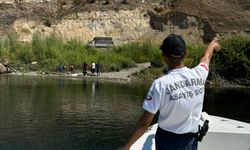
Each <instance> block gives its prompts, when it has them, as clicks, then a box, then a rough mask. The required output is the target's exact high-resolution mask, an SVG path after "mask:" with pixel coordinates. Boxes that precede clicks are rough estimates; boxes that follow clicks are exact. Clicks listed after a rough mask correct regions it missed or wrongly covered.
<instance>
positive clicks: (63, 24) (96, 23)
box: [13, 9, 150, 42]
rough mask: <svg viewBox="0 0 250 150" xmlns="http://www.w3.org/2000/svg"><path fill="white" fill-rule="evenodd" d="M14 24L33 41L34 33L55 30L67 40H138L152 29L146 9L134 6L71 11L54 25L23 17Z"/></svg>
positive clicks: (48, 32)
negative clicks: (123, 8) (81, 11)
mask: <svg viewBox="0 0 250 150" xmlns="http://www.w3.org/2000/svg"><path fill="white" fill-rule="evenodd" d="M13 27H14V29H15V31H16V32H17V33H19V34H20V39H21V40H22V41H30V40H31V39H32V35H33V34H34V33H40V34H42V35H49V34H52V33H53V34H56V35H59V36H61V37H63V38H64V39H66V40H68V39H79V40H81V41H83V42H88V41H90V40H92V39H93V37H95V36H110V37H113V39H114V41H116V42H119V41H121V42H122V41H128V40H134V39H137V38H138V37H140V36H141V35H143V34H144V33H145V32H146V31H148V30H149V29H150V24H149V17H148V16H147V15H146V14H145V11H142V10H141V9H135V10H119V11H114V10H110V11H91V12H84V13H77V14H70V15H69V16H66V17H64V18H63V19H62V20H61V21H59V22H57V23H56V24H54V25H52V26H51V27H47V26H45V25H44V24H43V23H41V22H36V21H28V20H22V19H21V20H16V21H15V22H14V25H13Z"/></svg>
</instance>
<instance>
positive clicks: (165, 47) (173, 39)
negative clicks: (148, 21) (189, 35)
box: [160, 34, 186, 57]
mask: <svg viewBox="0 0 250 150" xmlns="http://www.w3.org/2000/svg"><path fill="white" fill-rule="evenodd" d="M160 49H161V50H162V52H163V53H164V54H166V55H167V56H171V57H182V56H184V55H186V44H185V41H184V40H183V39H182V37H181V36H179V35H175V34H170V35H169V36H167V37H166V38H165V40H164V41H163V42H162V45H161V47H160Z"/></svg>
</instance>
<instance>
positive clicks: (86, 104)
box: [0, 76, 250, 150]
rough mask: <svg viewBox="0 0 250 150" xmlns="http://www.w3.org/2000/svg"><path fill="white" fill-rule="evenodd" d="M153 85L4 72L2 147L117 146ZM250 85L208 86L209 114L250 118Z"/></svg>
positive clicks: (0, 79)
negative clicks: (12, 75) (211, 87)
mask: <svg viewBox="0 0 250 150" xmlns="http://www.w3.org/2000/svg"><path fill="white" fill-rule="evenodd" d="M148 88H149V85H135V84H124V83H109V82H101V81H85V80H68V79H54V78H35V77H10V76H0V95H1V96H0V149H1V150H45V149H46V150H115V149H117V148H118V147H120V146H121V145H122V144H124V143H125V142H126V140H127V138H128V137H129V135H130V133H131V131H132V129H133V128H134V126H135V123H136V121H137V120H138V118H139V117H140V115H141V113H142V109H141V104H142V100H143V97H144V96H145V94H146V93H147V90H148ZM249 97H250V92H249V89H224V90H221V89H207V92H206V99H205V104H204V109H205V111H207V112H208V113H209V114H213V115H219V116H223V117H230V118H233V119H237V120H241V121H247V122H250V112H249V108H250V100H249Z"/></svg>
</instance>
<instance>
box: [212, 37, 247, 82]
mask: <svg viewBox="0 0 250 150" xmlns="http://www.w3.org/2000/svg"><path fill="white" fill-rule="evenodd" d="M220 43H221V51H220V53H219V54H218V55H215V57H214V63H213V67H214V70H215V71H216V73H218V74H219V75H220V76H223V77H224V78H226V79H227V80H235V79H250V36H240V35H234V36H231V37H227V38H225V39H223V40H221V42H220Z"/></svg>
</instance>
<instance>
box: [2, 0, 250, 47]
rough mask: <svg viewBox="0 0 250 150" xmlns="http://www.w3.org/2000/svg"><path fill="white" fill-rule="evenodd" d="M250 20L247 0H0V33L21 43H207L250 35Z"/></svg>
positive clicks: (249, 3)
mask: <svg viewBox="0 0 250 150" xmlns="http://www.w3.org/2000/svg"><path fill="white" fill-rule="evenodd" d="M249 18H250V2H249V0H220V1H216V0H206V1H205V0H189V1H187V0H151V1H150V0H144V1H143V0H126V1H124V0H120V1H119V0H114V1H111V0H110V1H108V0H105V1H103V0H102V1H101V0H100V1H98V0H72V1H66V0H65V1H64V0H0V34H1V35H6V34H7V33H9V32H13V31H15V32H17V33H18V34H19V36H20V40H22V41H30V40H31V38H32V35H33V34H34V33H39V34H41V35H45V36H46V35H50V34H56V35H59V36H61V37H63V38H64V39H72V38H77V39H79V40H81V41H83V42H85V43H87V42H88V41H90V40H91V39H92V38H93V37H95V36H110V37H113V39H114V41H115V42H127V41H131V40H150V41H154V42H159V41H161V40H162V39H163V38H164V37H165V36H166V35H167V34H169V33H177V34H181V35H183V36H184V38H185V39H186V40H188V41H189V42H206V41H209V40H210V39H211V38H213V37H214V36H218V35H227V34H233V33H246V34H249V32H250V19H249Z"/></svg>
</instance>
